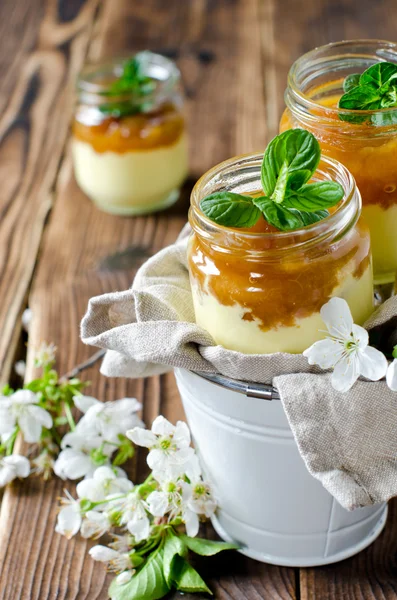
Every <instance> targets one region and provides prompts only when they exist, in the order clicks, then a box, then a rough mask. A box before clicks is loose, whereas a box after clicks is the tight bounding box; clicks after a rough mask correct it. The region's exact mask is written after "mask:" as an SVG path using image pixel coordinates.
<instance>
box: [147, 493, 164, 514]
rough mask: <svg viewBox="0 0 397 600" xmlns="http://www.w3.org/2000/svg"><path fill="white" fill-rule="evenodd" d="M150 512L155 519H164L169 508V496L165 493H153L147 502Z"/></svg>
mask: <svg viewBox="0 0 397 600" xmlns="http://www.w3.org/2000/svg"><path fill="white" fill-rule="evenodd" d="M146 502H147V504H148V507H149V512H150V513H151V514H152V515H153V516H154V517H164V515H165V513H166V512H167V508H168V494H166V493H165V492H152V493H151V494H149V496H148V498H147V500H146Z"/></svg>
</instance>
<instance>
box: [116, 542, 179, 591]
mask: <svg viewBox="0 0 397 600" xmlns="http://www.w3.org/2000/svg"><path fill="white" fill-rule="evenodd" d="M169 591H170V586H169V585H168V584H167V582H166V580H165V578H164V573H163V552H162V551H161V550H159V549H156V550H155V551H154V552H153V553H152V554H151V555H150V556H149V558H148V560H147V562H146V563H145V564H144V566H143V567H142V568H141V569H139V570H138V571H137V573H136V574H135V575H133V577H132V579H130V581H128V583H125V584H120V583H117V578H116V579H114V580H113V581H112V583H111V585H110V587H109V596H110V598H111V600H159V599H160V598H162V597H163V596H165V595H166V594H167V593H168V592H169Z"/></svg>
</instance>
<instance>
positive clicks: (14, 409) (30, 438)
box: [0, 390, 52, 444]
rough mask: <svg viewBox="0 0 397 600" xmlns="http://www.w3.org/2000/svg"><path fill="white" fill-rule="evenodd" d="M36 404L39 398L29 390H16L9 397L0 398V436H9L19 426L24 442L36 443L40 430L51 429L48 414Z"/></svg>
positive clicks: (50, 420) (50, 419)
mask: <svg viewBox="0 0 397 600" xmlns="http://www.w3.org/2000/svg"><path fill="white" fill-rule="evenodd" d="M38 402H39V396H38V395H37V394H34V393H33V392H31V391H30V390H18V391H17V392H15V393H14V394H11V395H10V396H1V397H0V435H1V436H3V435H6V436H7V435H9V434H10V433H11V432H12V431H13V430H14V428H15V426H16V425H19V427H20V429H21V431H22V433H23V436H24V438H25V441H26V442H28V443H30V444H32V443H35V442H38V441H39V440H40V436H41V431H42V428H43V427H46V428H47V429H51V427H52V418H51V415H50V413H49V412H47V411H46V410H44V408H41V407H40V406H37V404H38Z"/></svg>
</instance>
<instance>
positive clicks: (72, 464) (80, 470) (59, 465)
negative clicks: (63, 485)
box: [54, 427, 113, 479]
mask: <svg viewBox="0 0 397 600" xmlns="http://www.w3.org/2000/svg"><path fill="white" fill-rule="evenodd" d="M102 443H103V440H102V438H101V437H100V436H98V435H97V436H90V435H88V434H84V433H83V432H80V431H79V430H78V427H77V428H76V430H75V431H72V432H70V433H67V434H66V435H65V436H64V437H63V439H62V443H61V448H62V451H61V452H60V454H59V456H58V458H57V460H56V462H55V465H54V472H55V474H56V475H57V476H58V477H60V478H61V479H80V477H92V476H93V474H94V472H95V471H96V469H97V468H98V464H97V463H96V462H95V459H94V457H93V455H92V451H93V450H98V449H99V448H101V446H102ZM112 452H113V447H112V446H107V445H104V447H103V449H102V450H101V453H103V454H104V455H106V456H107V457H109V456H110V455H111V454H112ZM104 463H105V464H109V460H107V459H105V460H104Z"/></svg>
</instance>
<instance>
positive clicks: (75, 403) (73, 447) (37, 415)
mask: <svg viewBox="0 0 397 600" xmlns="http://www.w3.org/2000/svg"><path fill="white" fill-rule="evenodd" d="M55 353H56V348H55V346H54V345H53V344H45V343H43V344H42V345H41V346H40V348H39V350H38V352H37V353H36V356H35V366H36V368H38V369H41V374H40V376H39V377H38V378H37V379H34V380H33V381H30V382H29V383H27V384H25V385H24V387H23V388H22V389H19V390H13V389H11V388H10V387H9V386H5V387H4V388H3V390H2V393H1V395H0V487H4V486H5V485H7V484H8V483H10V482H11V481H13V480H14V479H16V478H26V477H28V476H29V475H30V474H31V473H32V474H36V475H40V476H42V477H43V478H44V479H45V480H47V479H49V478H50V477H51V476H52V475H53V474H54V473H55V475H58V476H59V477H61V478H62V479H79V478H80V477H83V476H90V475H92V473H93V472H94V471H95V469H97V467H99V466H105V465H107V466H112V467H113V468H114V469H115V470H116V469H119V466H120V465H122V464H123V463H125V462H126V461H127V460H128V459H129V458H131V457H132V456H133V454H134V446H133V444H132V443H131V441H130V440H129V439H128V438H127V437H126V436H125V435H124V433H125V431H126V428H129V427H135V426H143V423H142V421H141V420H140V419H139V418H138V416H137V412H138V411H139V410H140V408H141V405H140V403H139V402H138V401H137V400H136V399H135V398H122V399H121V400H117V401H115V402H111V403H110V402H107V403H102V402H99V400H96V399H95V398H92V397H89V396H84V395H82V390H83V389H84V387H85V386H86V385H87V384H85V383H83V382H82V381H81V380H80V379H77V378H76V377H74V376H72V377H69V376H64V377H59V376H58V373H57V372H56V371H55V370H54V368H53V366H54V363H55ZM92 362H93V361H92V360H91V361H89V364H90V365H91V364H92ZM87 364H88V363H87ZM80 370H82V368H80ZM76 408H77V409H78V410H80V411H81V412H82V413H84V416H83V418H81V419H80V421H79V422H78V424H76V423H75V420H74V418H73V413H72V411H73V409H76ZM65 434H66V435H65ZM19 436H20V437H22V438H23V440H24V441H25V442H27V443H28V444H30V445H31V447H30V448H29V450H28V452H27V455H28V456H33V458H32V459H31V460H29V459H28V458H27V456H22V455H18V454H14V446H15V442H16V440H17V438H18V437H19ZM62 436H63V437H62ZM119 471H121V469H119Z"/></svg>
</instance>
